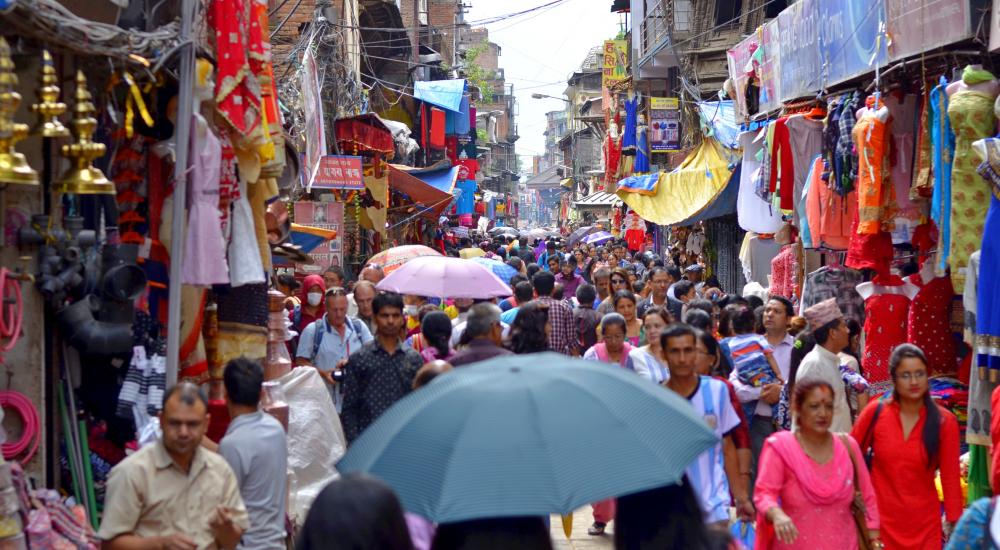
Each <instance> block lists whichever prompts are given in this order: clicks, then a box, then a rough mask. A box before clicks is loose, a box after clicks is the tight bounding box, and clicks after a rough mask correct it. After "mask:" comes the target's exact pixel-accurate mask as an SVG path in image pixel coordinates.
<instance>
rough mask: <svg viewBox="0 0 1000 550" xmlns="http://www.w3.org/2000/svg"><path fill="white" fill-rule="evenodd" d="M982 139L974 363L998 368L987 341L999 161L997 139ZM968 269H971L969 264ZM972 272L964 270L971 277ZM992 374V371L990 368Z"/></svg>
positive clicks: (994, 318)
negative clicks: (983, 195) (982, 214)
mask: <svg viewBox="0 0 1000 550" xmlns="http://www.w3.org/2000/svg"><path fill="white" fill-rule="evenodd" d="M984 141H985V142H986V145H985V147H986V160H984V161H983V162H982V163H981V164H980V165H979V166H978V167H977V169H976V171H977V172H978V173H979V175H981V176H982V177H983V178H984V179H985V180H986V181H985V182H983V183H984V184H986V185H988V186H989V187H990V189H991V190H992V192H991V193H990V209H989V210H988V211H987V212H986V223H985V224H984V225H983V241H982V248H981V249H980V255H979V275H978V278H977V279H976V341H977V344H978V345H977V346H976V364H977V366H979V367H980V368H989V369H996V370H1000V352H998V351H997V349H996V347H995V346H993V345H991V344H989V343H990V342H993V341H996V339H998V338H1000V287H998V286H997V279H998V278H1000V238H997V236H996V232H997V231H1000V199H998V198H997V194H998V190H1000V171H998V170H997V169H996V168H994V166H996V165H997V164H996V163H997V162H998V161H1000V139H998V138H988V139H986V140H984ZM968 269H969V270H972V269H974V267H973V266H972V265H971V262H970V265H969V267H968ZM974 276H975V274H974V273H971V272H970V273H966V278H967V279H971V278H972V277H974ZM991 374H992V372H991Z"/></svg>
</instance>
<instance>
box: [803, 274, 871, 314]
mask: <svg viewBox="0 0 1000 550" xmlns="http://www.w3.org/2000/svg"><path fill="white" fill-rule="evenodd" d="M864 280H865V277H864V275H862V273H861V272H860V271H856V270H853V269H846V268H844V267H842V266H841V267H833V266H826V267H821V268H819V269H817V270H816V271H813V272H812V273H810V274H809V275H808V276H807V277H806V283H805V285H803V288H802V310H803V311H805V310H806V309H809V308H810V307H812V306H814V305H816V304H818V303H820V302H822V301H823V300H828V299H830V298H836V299H837V306H838V307H839V308H840V311H841V312H843V314H844V317H847V318H850V319H854V320H855V321H857V322H859V323H863V322H864V320H865V301H864V299H863V298H862V297H861V295H860V294H858V291H857V286H858V285H859V284H861V283H863V282H864Z"/></svg>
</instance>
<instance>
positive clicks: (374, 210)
mask: <svg viewBox="0 0 1000 550" xmlns="http://www.w3.org/2000/svg"><path fill="white" fill-rule="evenodd" d="M365 189H367V190H368V191H369V192H370V193H371V194H372V197H373V198H374V199H375V200H376V201H377V202H378V203H379V204H380V205H381V207H375V206H371V207H368V208H365V209H364V212H362V216H361V220H362V222H364V220H365V219H367V220H368V221H369V222H370V224H363V225H364V227H365V229H373V230H375V231H378V232H379V234H381V235H382V236H383V237H384V236H385V215H386V212H387V207H388V206H389V173H388V172H385V175H383V176H382V177H381V178H376V177H375V176H365Z"/></svg>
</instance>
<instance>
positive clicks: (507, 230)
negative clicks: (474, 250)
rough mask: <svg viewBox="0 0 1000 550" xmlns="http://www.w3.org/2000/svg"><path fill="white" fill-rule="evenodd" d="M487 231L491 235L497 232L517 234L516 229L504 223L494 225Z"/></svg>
mask: <svg viewBox="0 0 1000 550" xmlns="http://www.w3.org/2000/svg"><path fill="white" fill-rule="evenodd" d="M489 232H490V233H492V234H493V235H496V234H498V233H513V234H514V235H517V229H514V228H513V227H508V226H505V225H501V226H499V227H494V228H493V229H490V231H489Z"/></svg>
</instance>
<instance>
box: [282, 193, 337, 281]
mask: <svg viewBox="0 0 1000 550" xmlns="http://www.w3.org/2000/svg"><path fill="white" fill-rule="evenodd" d="M294 210H295V223H297V224H301V225H308V226H310V227H317V228H319V229H332V230H334V231H336V232H337V237H336V238H334V239H331V240H329V241H327V242H325V243H323V244H321V245H319V246H318V247H316V248H315V249H313V251H312V252H310V253H309V257H310V258H312V259H313V263H312V264H307V265H302V264H300V265H299V266H298V267H299V270H300V271H305V272H306V273H322V272H324V271H326V268H328V267H330V266H331V265H337V266H340V265H344V249H343V247H342V243H343V235H342V229H343V227H344V203H342V202H332V201H330V202H327V201H298V202H296V203H295V207H294Z"/></svg>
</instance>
